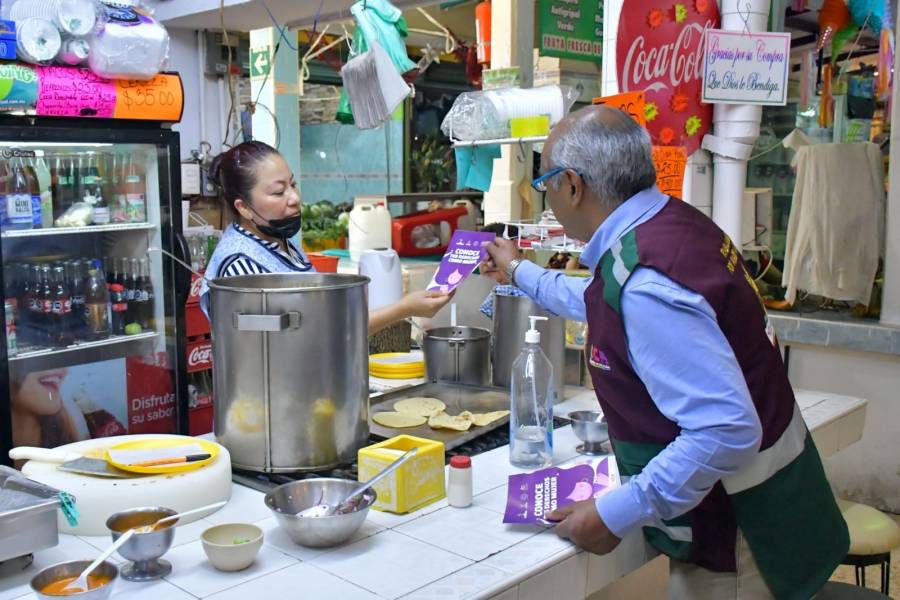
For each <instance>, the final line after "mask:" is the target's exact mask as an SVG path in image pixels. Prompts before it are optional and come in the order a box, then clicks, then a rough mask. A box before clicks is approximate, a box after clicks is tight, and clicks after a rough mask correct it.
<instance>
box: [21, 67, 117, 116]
mask: <svg viewBox="0 0 900 600" xmlns="http://www.w3.org/2000/svg"><path fill="white" fill-rule="evenodd" d="M35 70H36V71H37V75H38V95H37V102H36V105H35V112H37V114H39V115H46V116H54V117H100V118H109V117H111V116H112V115H113V110H114V108H115V106H116V88H115V86H114V85H113V83H112V82H111V81H109V80H108V79H103V78H102V77H98V76H97V75H94V74H93V73H92V72H91V71H89V70H88V69H73V68H71V67H55V66H50V67H44V66H38V67H35Z"/></svg>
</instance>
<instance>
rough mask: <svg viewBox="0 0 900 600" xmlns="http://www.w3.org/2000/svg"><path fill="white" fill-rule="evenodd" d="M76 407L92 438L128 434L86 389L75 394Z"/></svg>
mask: <svg viewBox="0 0 900 600" xmlns="http://www.w3.org/2000/svg"><path fill="white" fill-rule="evenodd" d="M73 400H75V405H76V406H78V408H79V409H80V410H81V413H82V414H83V415H84V420H85V422H86V423H87V427H88V432H89V433H90V434H91V437H92V438H99V437H109V436H112V435H124V434H126V433H128V431H127V430H126V429H125V426H124V425H122V423H121V422H119V420H118V419H116V418H115V417H114V416H113V415H112V413H110V412H109V411H108V410H106V409H104V408H101V407H99V406H97V403H96V402H94V400H93V399H92V398H91V397H90V396H89V395H88V391H87V390H85V389H84V388H82V389H80V390H79V391H78V392H76V393H75V396H74V398H73Z"/></svg>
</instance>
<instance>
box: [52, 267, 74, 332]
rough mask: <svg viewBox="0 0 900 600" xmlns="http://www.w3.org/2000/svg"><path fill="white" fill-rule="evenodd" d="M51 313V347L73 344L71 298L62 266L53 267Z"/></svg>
mask: <svg viewBox="0 0 900 600" xmlns="http://www.w3.org/2000/svg"><path fill="white" fill-rule="evenodd" d="M53 288H54V290H53V313H52V318H51V322H50V333H51V335H52V336H53V345H54V346H57V347H61V348H65V347H66V346H70V345H72V344H73V343H74V342H75V336H74V335H73V333H72V328H71V320H72V296H71V293H70V292H69V286H68V285H67V284H66V273H65V269H64V268H63V267H62V266H59V267H53Z"/></svg>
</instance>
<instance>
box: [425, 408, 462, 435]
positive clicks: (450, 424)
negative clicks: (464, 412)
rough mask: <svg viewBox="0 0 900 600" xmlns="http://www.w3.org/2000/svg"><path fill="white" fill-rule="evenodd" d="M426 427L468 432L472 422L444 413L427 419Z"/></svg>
mask: <svg viewBox="0 0 900 600" xmlns="http://www.w3.org/2000/svg"><path fill="white" fill-rule="evenodd" d="M428 426H429V427H431V428H432V429H452V430H453V431H468V429H469V427H471V426H472V421H470V420H469V419H467V418H465V417H461V416H456V417H451V416H450V415H448V414H447V413H445V412H443V411H442V412H440V413H438V414H436V415H434V416H432V417H429V419H428Z"/></svg>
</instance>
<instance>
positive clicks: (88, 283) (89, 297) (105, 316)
mask: <svg viewBox="0 0 900 600" xmlns="http://www.w3.org/2000/svg"><path fill="white" fill-rule="evenodd" d="M84 287H85V290H84V317H85V329H86V332H85V337H86V338H87V339H89V340H91V341H96V340H102V339H105V338H107V337H109V312H110V310H109V290H108V289H106V278H105V277H104V276H103V266H102V264H101V263H100V261H99V260H97V259H94V260H93V261H91V264H90V269H89V270H88V276H87V279H86V280H85V282H84Z"/></svg>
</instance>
